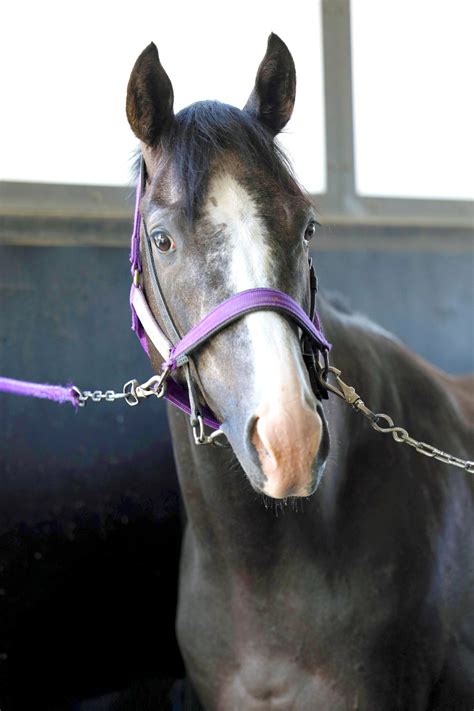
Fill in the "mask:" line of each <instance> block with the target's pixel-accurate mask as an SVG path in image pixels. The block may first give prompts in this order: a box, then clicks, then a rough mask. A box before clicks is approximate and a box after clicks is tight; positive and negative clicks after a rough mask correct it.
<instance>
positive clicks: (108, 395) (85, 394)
mask: <svg viewBox="0 0 474 711" xmlns="http://www.w3.org/2000/svg"><path fill="white" fill-rule="evenodd" d="M73 390H74V392H75V393H76V395H77V404H78V405H79V407H84V406H85V404H86V403H87V402H88V401H89V400H90V401H91V402H102V401H103V400H105V401H106V402H114V401H115V400H120V399H121V398H124V397H125V393H123V392H122V393H116V392H115V390H106V391H105V392H103V391H102V390H79V388H76V387H73Z"/></svg>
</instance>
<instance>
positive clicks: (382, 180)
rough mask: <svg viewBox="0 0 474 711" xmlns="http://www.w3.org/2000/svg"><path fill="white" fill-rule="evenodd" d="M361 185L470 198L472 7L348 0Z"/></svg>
mask: <svg viewBox="0 0 474 711" xmlns="http://www.w3.org/2000/svg"><path fill="white" fill-rule="evenodd" d="M351 15H352V16H351V21H352V64H353V93H354V124H355V162H356V185H357V189H358V192H360V193H362V194H364V195H388V196H397V197H400V196H409V197H418V198H449V199H468V200H469V199H472V198H474V138H473V127H474V92H473V89H472V71H473V67H474V42H473V33H474V3H473V2H472V0H450V2H445V1H444V0H416V2H414V0H397V1H396V2H395V1H394V0H392V1H391V2H377V0H352V3H351Z"/></svg>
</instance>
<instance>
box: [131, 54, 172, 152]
mask: <svg viewBox="0 0 474 711" xmlns="http://www.w3.org/2000/svg"><path fill="white" fill-rule="evenodd" d="M173 99H174V96H173V87H172V85H171V81H170V79H169V77H168V75H167V73H166V72H165V70H164V69H163V67H162V66H161V62H160V58H159V55H158V50H157V48H156V45H155V44H154V43H153V42H151V43H150V44H149V45H148V47H146V49H144V50H143V52H142V53H141V54H140V56H139V57H138V59H137V61H136V62H135V66H134V67H133V70H132V73H131V75H130V79H129V82H128V89H127V118H128V122H129V124H130V127H131V129H132V131H133V133H134V134H135V136H136V137H137V138H139V139H140V141H143V143H145V144H146V145H147V146H151V147H153V146H155V145H156V144H157V143H158V141H159V139H160V137H161V135H162V134H163V132H164V131H165V130H166V128H167V127H168V126H169V125H170V124H171V122H172V121H173V116H174V114H173Z"/></svg>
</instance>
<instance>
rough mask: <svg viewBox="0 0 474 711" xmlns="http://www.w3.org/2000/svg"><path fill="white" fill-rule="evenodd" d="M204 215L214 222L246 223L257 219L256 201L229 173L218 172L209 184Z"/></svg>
mask: <svg viewBox="0 0 474 711" xmlns="http://www.w3.org/2000/svg"><path fill="white" fill-rule="evenodd" d="M204 212H205V215H206V218H207V219H210V220H211V221H212V222H213V223H214V224H219V225H220V224H225V225H227V226H229V227H230V226H231V225H235V224H237V223H238V224H240V225H242V224H247V225H248V226H250V223H252V222H254V221H259V215H258V209H257V203H256V201H255V198H254V197H253V196H252V195H251V193H250V191H249V190H248V189H247V188H245V187H244V185H243V184H242V183H241V182H240V181H239V180H238V179H237V178H236V177H234V176H233V175H232V174H230V173H219V174H218V175H216V176H214V177H213V178H212V180H211V181H210V184H209V190H208V194H207V198H206V201H205V210H204Z"/></svg>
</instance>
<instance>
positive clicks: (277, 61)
mask: <svg viewBox="0 0 474 711" xmlns="http://www.w3.org/2000/svg"><path fill="white" fill-rule="evenodd" d="M295 94H296V71H295V63H294V62H293V57H292V56H291V54H290V50H289V49H288V47H287V46H286V44H285V43H284V42H283V40H281V39H280V38H279V37H278V35H275V34H273V32H272V34H271V35H270V36H269V38H268V45H267V51H266V54H265V56H264V58H263V60H262V63H261V64H260V66H259V68H258V72H257V78H256V80H255V87H254V89H253V91H252V93H251V94H250V96H249V99H248V101H247V103H246V104H245V107H244V111H247V112H248V113H250V114H253V115H254V116H255V117H256V118H258V119H259V121H261V122H262V123H263V124H264V125H265V126H266V127H267V128H268V129H270V131H271V132H272V134H273V135H274V136H276V135H277V134H278V133H280V131H281V130H282V128H283V127H284V126H286V124H287V123H288V121H289V120H290V118H291V114H292V113H293V107H294V105H295Z"/></svg>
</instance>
